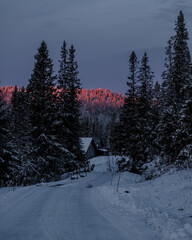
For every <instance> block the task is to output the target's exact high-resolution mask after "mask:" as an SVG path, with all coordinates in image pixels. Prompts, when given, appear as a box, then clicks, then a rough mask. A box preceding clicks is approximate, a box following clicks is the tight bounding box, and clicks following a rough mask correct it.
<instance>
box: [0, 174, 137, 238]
mask: <svg viewBox="0 0 192 240" xmlns="http://www.w3.org/2000/svg"><path fill="white" fill-rule="evenodd" d="M107 179H108V175H107V174H106V175H103V174H100V173H92V174H90V175H89V176H88V177H86V178H83V179H79V180H75V181H74V182H72V183H67V184H66V185H61V186H57V184H54V183H52V184H48V186H46V185H44V186H34V187H32V188H31V187H28V188H26V192H24V191H23V193H20V194H18V198H19V200H18V199H14V200H12V203H10V204H9V207H7V209H1V211H2V212H0V213H1V215H0V239H2V240H30V239H31V240H34V239H35V240H44V239H45V240H77V239H79V240H86V239H87V240H88V239H89V240H113V239H114V240H125V239H130V240H132V239H133V238H129V236H126V234H125V233H124V232H123V231H121V230H120V229H119V228H117V227H116V226H115V224H113V222H112V221H110V220H108V219H107V218H106V216H104V215H103V214H102V211H99V210H98V208H97V207H96V205H97V206H99V207H101V210H102V207H103V204H104V203H103V202H99V201H101V199H100V198H99V197H98V198H97V196H96V195H97V194H96V192H95V191H94V187H93V188H87V185H88V184H92V185H93V186H99V185H100V184H102V183H104V182H106V181H107ZM60 183H61V182H60ZM17 191H19V189H17V190H16V191H15V194H16V196H17V193H16V192H17ZM11 193H12V194H14V192H10V194H11ZM22 194H23V195H22ZM96 201H97V203H96ZM3 211H4V212H3ZM116 211H117V212H118V209H116ZM118 217H119V216H118ZM130 231H131V229H130ZM135 239H136V238H135ZM141 239H142V238H141Z"/></svg>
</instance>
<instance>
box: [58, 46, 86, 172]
mask: <svg viewBox="0 0 192 240" xmlns="http://www.w3.org/2000/svg"><path fill="white" fill-rule="evenodd" d="M59 62H60V70H59V78H58V88H59V91H60V94H59V97H58V102H59V119H60V123H62V124H63V130H62V132H61V133H62V134H61V135H62V138H63V140H64V144H65V145H66V148H67V149H68V150H69V151H70V152H71V153H73V154H74V156H75V159H74V161H72V162H71V163H69V164H68V169H69V170H73V169H75V168H79V167H81V166H83V165H84V163H83V162H84V155H83V153H82V150H81V142H80V134H81V129H80V102H79V100H78V94H79V93H80V90H81V83H80V79H79V78H78V65H77V62H76V60H75V49H74V46H73V45H72V46H71V47H70V49H69V50H67V49H66V43H65V42H64V43H63V46H62V48H61V60H60V61H59Z"/></svg>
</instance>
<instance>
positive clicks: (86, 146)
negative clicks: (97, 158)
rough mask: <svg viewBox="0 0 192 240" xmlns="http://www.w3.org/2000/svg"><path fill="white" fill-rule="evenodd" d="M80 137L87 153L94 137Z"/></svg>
mask: <svg viewBox="0 0 192 240" xmlns="http://www.w3.org/2000/svg"><path fill="white" fill-rule="evenodd" d="M80 139H81V141H82V147H83V151H84V152H85V153H86V152H87V150H88V148H89V146H90V144H91V141H92V140H93V138H80Z"/></svg>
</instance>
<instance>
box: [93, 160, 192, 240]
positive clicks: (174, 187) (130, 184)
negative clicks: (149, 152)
mask: <svg viewBox="0 0 192 240" xmlns="http://www.w3.org/2000/svg"><path fill="white" fill-rule="evenodd" d="M102 161H103V166H108V165H110V164H109V159H108V158H107V157H106V158H104V157H102V158H95V159H93V160H92V161H91V162H94V164H95V165H96V167H95V171H100V170H101V169H102ZM113 161H115V159H114V158H113ZM104 169H105V167H104V168H103V170H104ZM111 179H112V174H111ZM118 179H119V173H116V174H115V175H114V176H113V179H112V184H111V186H106V185H102V186H99V187H98V188H97V191H98V192H99V193H98V195H102V198H103V202H104V203H106V202H107V204H105V206H104V207H103V209H102V211H103V213H105V214H106V216H107V217H108V218H110V219H111V220H112V221H114V222H116V223H117V224H118V225H119V227H121V226H122V222H121V221H119V222H118V219H115V217H114V215H115V213H114V212H113V209H115V208H117V207H118V208H119V212H121V214H122V215H127V216H131V218H132V220H134V219H135V218H136V219H135V220H136V221H137V227H138V228H142V227H144V225H143V223H145V225H147V226H148V227H149V228H151V229H152V230H153V233H154V236H155V239H162V240H182V239H183V240H187V239H190V240H191V239H192V172H191V171H182V172H177V173H174V174H171V175H170V174H164V175H163V176H161V177H160V178H156V179H154V180H151V181H142V179H141V178H140V177H139V176H138V175H136V174H131V173H128V172H124V173H120V187H119V189H118V192H117V191H116V190H117V182H118ZM138 216H139V218H140V219H138ZM118 217H119V219H120V216H117V218H118ZM126 225H127V226H129V223H124V226H123V228H124V229H126ZM145 227H146V226H145ZM129 231H130V229H127V234H128V232H129ZM133 236H134V233H133ZM134 239H140V238H139V236H138V238H134ZM141 239H145V238H144V237H143V238H142V237H141ZM149 239H150V238H149Z"/></svg>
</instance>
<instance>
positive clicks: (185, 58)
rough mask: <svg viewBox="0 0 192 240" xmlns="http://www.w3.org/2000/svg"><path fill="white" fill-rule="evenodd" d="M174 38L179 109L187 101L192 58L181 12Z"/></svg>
mask: <svg viewBox="0 0 192 240" xmlns="http://www.w3.org/2000/svg"><path fill="white" fill-rule="evenodd" d="M175 32H176V34H175V36H174V45H173V48H174V54H173V87H174V91H175V94H176V101H177V105H178V107H181V104H182V103H183V102H184V100H185V99H186V97H187V96H186V95H185V88H186V86H187V85H188V84H189V80H190V74H189V70H190V64H191V56H190V51H189V47H188V43H187V41H188V39H189V37H188V31H187V28H186V23H185V20H184V15H183V13H182V11H180V13H179V16H178V18H177V21H176V24H175Z"/></svg>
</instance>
